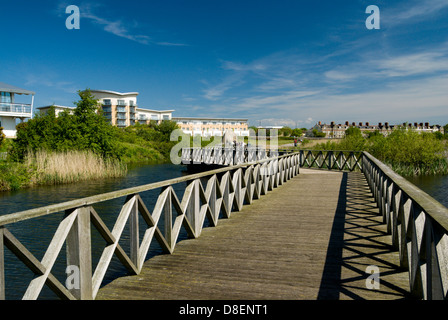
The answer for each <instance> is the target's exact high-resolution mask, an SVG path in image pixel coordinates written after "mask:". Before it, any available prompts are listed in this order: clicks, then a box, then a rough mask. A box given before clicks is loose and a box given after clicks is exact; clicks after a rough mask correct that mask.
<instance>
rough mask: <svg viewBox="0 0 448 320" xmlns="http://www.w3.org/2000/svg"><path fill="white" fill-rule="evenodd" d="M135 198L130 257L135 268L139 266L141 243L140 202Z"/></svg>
mask: <svg viewBox="0 0 448 320" xmlns="http://www.w3.org/2000/svg"><path fill="white" fill-rule="evenodd" d="M132 197H134V198H135V202H134V205H133V207H132V209H131V213H130V217H129V227H130V230H129V241H130V244H129V247H130V255H131V257H130V258H131V261H132V263H134V265H135V266H138V251H139V248H140V241H139V232H138V200H137V196H136V195H134V196H132Z"/></svg>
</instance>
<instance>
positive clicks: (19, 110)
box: [0, 102, 31, 117]
mask: <svg viewBox="0 0 448 320" xmlns="http://www.w3.org/2000/svg"><path fill="white" fill-rule="evenodd" d="M0 115H3V116H8V115H9V116H29V117H31V105H30V104H20V103H7V102H0Z"/></svg>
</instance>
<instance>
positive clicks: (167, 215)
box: [163, 187, 174, 253]
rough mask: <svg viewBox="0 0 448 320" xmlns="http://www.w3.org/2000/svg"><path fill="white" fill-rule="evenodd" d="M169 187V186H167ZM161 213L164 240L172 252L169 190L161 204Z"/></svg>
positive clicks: (171, 219) (171, 216)
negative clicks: (162, 204) (163, 222)
mask: <svg viewBox="0 0 448 320" xmlns="http://www.w3.org/2000/svg"><path fill="white" fill-rule="evenodd" d="M168 188H171V187H168ZM163 214H164V216H165V240H166V242H167V243H168V245H169V247H170V252H171V253H172V251H173V248H174V243H173V232H172V231H173V210H172V206H171V190H170V193H169V194H168V197H167V198H166V201H165V204H164V206H163Z"/></svg>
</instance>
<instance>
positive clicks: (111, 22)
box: [57, 0, 187, 47]
mask: <svg viewBox="0 0 448 320" xmlns="http://www.w3.org/2000/svg"><path fill="white" fill-rule="evenodd" d="M68 5H69V3H68V2H67V1H65V0H63V1H61V2H60V3H59V5H58V11H57V14H58V15H61V12H64V13H65V8H66V7H67V6H68ZM99 9H102V5H101V4H99V3H91V2H83V3H81V4H80V5H79V10H80V16H81V21H82V20H88V21H91V22H92V23H94V24H96V25H99V26H101V27H102V28H103V30H104V31H106V32H108V33H111V34H113V35H115V36H117V37H120V38H124V39H128V40H131V41H135V42H138V43H140V44H143V45H150V44H153V45H159V46H170V47H180V46H187V44H184V43H177V42H171V41H160V40H156V39H153V37H151V36H149V35H147V34H144V33H141V32H139V31H138V29H139V28H138V26H139V23H137V22H136V21H134V20H132V19H128V18H124V17H123V18H106V17H104V16H103V13H102V14H101V15H100V14H98V13H97V12H98V11H100V10H99ZM102 11H104V10H102Z"/></svg>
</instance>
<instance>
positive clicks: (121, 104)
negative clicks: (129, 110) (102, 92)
mask: <svg viewBox="0 0 448 320" xmlns="http://www.w3.org/2000/svg"><path fill="white" fill-rule="evenodd" d="M125 105H126V102H125V101H124V100H117V106H125Z"/></svg>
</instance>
